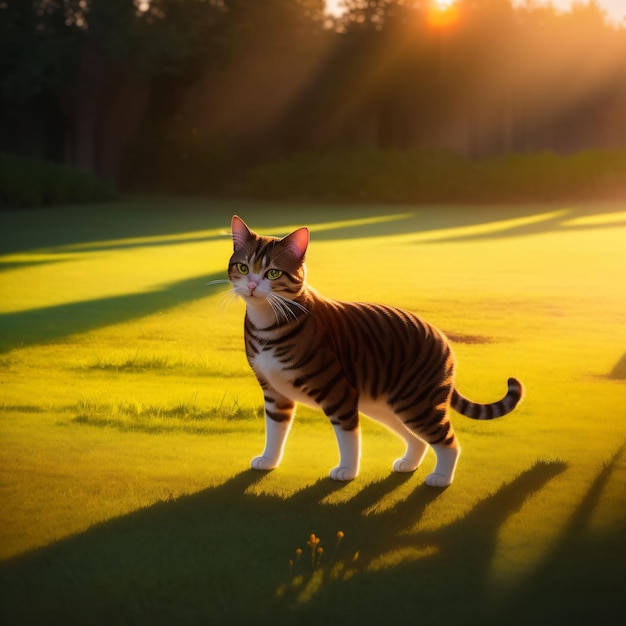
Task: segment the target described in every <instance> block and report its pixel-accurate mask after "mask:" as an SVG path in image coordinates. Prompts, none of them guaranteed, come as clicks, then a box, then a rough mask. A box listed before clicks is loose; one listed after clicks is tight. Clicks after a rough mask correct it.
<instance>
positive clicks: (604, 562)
mask: <svg viewBox="0 0 626 626" xmlns="http://www.w3.org/2000/svg"><path fill="white" fill-rule="evenodd" d="M625 449H626V444H622V446H621V447H620V448H619V450H617V452H616V453H615V454H614V455H613V458H612V459H611V460H610V461H609V462H608V463H607V464H606V465H605V466H604V467H603V468H602V470H601V471H600V472H599V474H598V475H597V476H596V478H595V480H594V481H593V483H592V484H591V487H590V488H589V490H588V491H587V493H586V494H585V497H584V498H583V499H582V501H581V502H580V504H579V505H578V507H577V508H576V510H575V511H574V512H573V514H572V515H571V517H570V519H569V521H568V523H567V525H566V527H565V528H564V529H563V531H562V532H561V534H560V538H559V540H558V541H557V542H556V544H555V545H554V546H553V548H552V550H551V552H550V553H549V554H548V555H547V557H546V558H545V559H544V560H543V561H542V563H541V564H540V566H539V567H538V569H537V570H536V571H535V572H533V575H532V576H531V577H529V578H528V580H527V582H526V584H525V585H524V586H523V587H522V588H521V589H519V590H518V591H517V593H515V595H513V596H512V597H511V598H510V600H509V602H508V603H507V604H506V605H505V606H504V607H502V609H501V613H502V614H503V615H515V616H517V619H518V620H519V621H520V622H522V623H527V624H535V623H538V622H539V620H538V617H539V613H538V611H537V610H536V607H537V606H540V607H541V614H540V616H541V623H546V624H581V626H582V625H585V626H587V625H588V624H597V623H603V624H616V623H619V622H620V621H621V620H622V619H623V616H624V614H625V612H626V599H625V598H624V594H623V585H624V580H626V564H625V563H626V511H622V517H621V519H620V520H619V525H618V526H617V527H616V528H614V529H613V530H612V531H610V532H594V531H593V530H592V529H591V528H590V526H589V522H590V519H591V517H592V515H593V513H594V512H595V510H596V508H597V506H598V502H599V500H600V496H601V494H602V491H603V489H604V488H605V486H606V484H607V482H608V480H609V478H610V476H611V474H612V473H613V471H614V470H615V468H616V466H617V464H618V463H619V462H620V459H621V458H622V457H623V455H624V451H625ZM622 487H623V485H622ZM572 554H576V562H577V567H572V566H571V563H572Z"/></svg>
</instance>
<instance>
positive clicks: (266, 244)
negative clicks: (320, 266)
mask: <svg viewBox="0 0 626 626" xmlns="http://www.w3.org/2000/svg"><path fill="white" fill-rule="evenodd" d="M232 235H233V246H234V251H233V255H232V256H231V257H230V262H229V264H228V280H230V282H231V283H232V285H233V290H234V292H235V293H236V294H237V295H239V296H241V297H242V298H243V299H244V300H245V301H246V304H253V305H254V304H255V303H258V302H259V300H258V299H259V298H260V299H261V302H262V301H263V300H265V301H267V302H269V304H270V305H271V304H272V301H273V302H274V303H275V302H276V301H277V300H280V299H286V300H293V299H294V298H296V297H297V296H298V295H299V294H300V293H301V292H302V290H303V289H304V282H305V279H306V268H305V265H304V257H305V254H306V249H307V246H308V244H309V230H308V228H299V229H298V230H295V231H294V232H292V233H291V234H289V235H287V236H286V237H283V238H282V239H280V238H278V237H265V236H262V235H258V234H257V233H255V232H253V231H252V230H250V229H249V228H248V226H246V223H245V222H244V221H243V220H242V219H241V218H240V217H237V216H236V215H234V216H233V219H232Z"/></svg>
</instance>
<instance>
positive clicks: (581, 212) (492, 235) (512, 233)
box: [427, 205, 626, 244]
mask: <svg viewBox="0 0 626 626" xmlns="http://www.w3.org/2000/svg"><path fill="white" fill-rule="evenodd" d="M555 208H556V207H555ZM557 211H558V209H557ZM623 212H624V207H623V206H617V205H611V206H610V207H607V206H604V207H602V208H601V209H600V210H597V209H592V208H590V207H586V208H570V209H566V210H562V211H558V212H556V213H547V214H546V216H545V218H544V219H538V220H533V221H531V222H529V223H526V224H513V225H508V226H506V225H505V226H504V227H503V228H502V229H500V230H496V231H490V232H484V233H475V234H467V235H453V236H445V235H444V236H442V237H438V238H436V239H429V240H428V242H427V243H429V244H438V243H457V242H467V241H481V240H485V241H486V240H490V239H502V238H510V237H526V236H529V235H537V234H544V233H552V232H557V231H558V232H576V231H583V230H584V231H586V230H597V229H603V228H604V229H605V228H618V227H620V226H621V227H624V226H626V220H616V221H612V222H610V223H609V224H603V223H596V224H594V223H588V224H585V223H579V224H576V223H573V224H572V223H570V222H572V221H574V220H577V219H583V218H587V217H591V216H597V215H610V214H612V213H623ZM542 213H546V209H545V207H544V209H543V210H542V211H538V212H536V213H529V214H528V215H521V216H520V217H532V216H533V215H534V214H536V215H538V216H541V214H542ZM502 219H511V216H509V215H507V216H503V217H502Z"/></svg>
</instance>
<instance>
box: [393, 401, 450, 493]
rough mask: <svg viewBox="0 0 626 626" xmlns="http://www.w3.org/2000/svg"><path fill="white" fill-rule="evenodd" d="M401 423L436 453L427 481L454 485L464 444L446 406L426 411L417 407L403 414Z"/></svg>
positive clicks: (435, 483)
mask: <svg viewBox="0 0 626 626" xmlns="http://www.w3.org/2000/svg"><path fill="white" fill-rule="evenodd" d="M413 411H415V414H413ZM402 422H403V424H404V425H405V426H406V427H407V428H409V429H410V430H411V431H413V432H414V433H415V434H416V435H417V436H418V437H419V438H420V439H422V440H423V441H425V442H427V443H428V444H430V446H431V447H432V448H433V450H434V451H435V454H436V455H437V464H436V465H435V469H434V471H433V472H432V473H431V474H428V476H426V480H425V482H426V484H427V485H429V486H431V487H447V486H448V485H451V484H452V481H453V480H454V473H455V471H456V465H457V462H458V460H459V455H460V454H461V446H460V445H459V440H458V439H457V437H456V434H455V432H454V429H453V428H452V424H451V423H450V419H449V417H448V409H447V406H446V405H445V404H439V405H436V406H434V407H430V408H426V409H425V410H422V408H421V407H418V408H417V410H412V411H410V412H409V411H407V412H406V413H405V414H404V415H402Z"/></svg>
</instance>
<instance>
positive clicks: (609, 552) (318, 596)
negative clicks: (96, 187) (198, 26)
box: [0, 198, 626, 626]
mask: <svg viewBox="0 0 626 626" xmlns="http://www.w3.org/2000/svg"><path fill="white" fill-rule="evenodd" d="M234 212H236V213H238V214H239V215H241V216H242V217H243V218H244V219H245V220H246V221H247V222H248V224H249V225H250V226H251V227H252V228H254V229H255V230H258V231H260V232H263V233H267V234H284V233H286V232H288V231H289V230H290V229H292V228H295V227H297V226H300V225H305V224H306V225H309V226H310V228H311V231H312V243H311V247H310V249H309V253H308V270H309V280H310V282H311V284H313V285H314V286H315V287H316V288H317V289H318V290H319V291H321V292H322V293H323V294H325V295H327V296H329V297H334V298H339V299H356V300H371V301H379V302H386V303H392V304H395V305H398V306H402V307H404V308H407V309H410V310H412V311H415V312H417V313H419V314H421V315H423V316H424V317H426V318H427V319H428V320H430V321H431V322H433V323H435V324H436V325H438V326H439V327H440V328H442V329H443V330H444V331H446V332H447V333H448V334H449V336H450V337H451V338H452V339H453V343H454V347H455V351H456V353H457V357H458V362H459V375H458V386H459V389H460V391H461V392H462V393H464V394H466V395H468V396H469V397H470V398H472V399H475V400H477V401H483V402H488V401H492V400H495V399H498V398H499V397H500V396H501V395H502V394H503V393H504V391H505V383H506V378H507V377H508V376H510V375H514V376H517V377H519V378H520V379H521V380H522V381H523V382H524V383H525V385H526V393H527V396H526V399H525V401H524V403H523V404H522V405H521V407H520V408H519V409H518V410H517V411H516V412H515V413H513V414H511V415H510V416H507V417H505V418H503V419H501V420H497V421H494V422H488V423H482V422H474V421H472V420H468V419H466V418H464V417H462V416H458V415H454V416H453V419H454V423H455V428H456V430H457V432H458V434H459V437H460V440H461V443H462V445H463V454H462V456H461V460H460V463H459V468H458V470H457V477H456V480H455V483H454V484H453V485H452V486H451V487H450V488H448V489H446V490H443V491H439V490H434V489H431V488H429V487H426V486H424V485H423V484H422V483H423V480H424V477H425V475H426V474H427V473H428V472H429V471H431V469H432V467H433V464H434V456H433V455H432V453H429V455H428V456H427V458H426V460H425V462H424V465H423V467H421V468H420V469H419V470H418V471H417V472H416V473H415V474H414V475H412V476H408V477H407V476H406V475H394V474H392V473H391V472H390V467H391V463H392V461H393V459H394V458H396V457H397V456H398V455H399V454H400V453H401V452H402V445H401V442H400V441H399V440H397V439H396V438H395V437H394V436H393V435H392V434H390V433H388V432H387V431H385V430H384V429H383V428H382V427H380V426H379V425H377V424H374V423H371V422H366V423H365V424H364V442H363V448H364V455H363V462H362V471H361V475H360V476H359V477H358V478H357V480H355V481H354V482H352V483H349V484H337V483H334V482H332V481H331V480H330V479H328V478H327V475H328V471H329V469H330V468H331V467H332V466H333V465H334V463H335V461H336V456H337V449H336V443H335V441H334V435H333V432H332V428H331V426H330V425H329V424H328V423H327V421H326V419H325V418H324V417H323V415H321V414H320V413H318V412H315V411H312V410H309V409H306V408H300V409H299V412H298V417H297V418H296V424H295V425H294V428H293V430H292V433H291V436H290V439H289V441H288V444H287V449H286V453H285V458H284V461H283V464H282V465H281V467H280V468H278V469H277V470H275V471H274V472H271V473H256V472H253V471H252V470H248V463H249V460H250V458H251V457H252V456H254V455H255V454H258V453H259V452H260V451H261V449H262V447H263V438H264V434H263V419H262V394H261V392H260V390H259V388H258V387H257V384H256V381H255V379H254V377H253V375H252V373H251V372H250V371H249V369H248V366H247V363H246V360H245V356H244V353H243V345H242V332H243V329H242V319H243V314H244V309H243V305H242V304H241V303H240V302H233V301H232V300H231V298H229V297H228V296H225V295H224V293H225V291H226V289H225V287H224V286H222V287H219V286H213V287H207V286H206V285H205V283H206V282H207V281H210V280H213V279H218V278H224V277H225V274H226V272H225V268H226V262H227V260H228V258H229V255H230V250H231V241H230V236H229V230H228V229H229V225H230V217H231V215H232V213H234ZM0 232H1V234H0V240H1V248H0V252H1V253H2V256H0V472H1V473H0V502H1V505H0V559H1V561H0V620H1V621H2V622H3V623H5V624H16V625H17V624H19V625H21V624H31V623H40V624H52V623H54V624H57V623H58V624H63V623H65V624H81V625H82V624H99V623H102V624H113V623H115V624H173V623H176V624H180V625H184V624H222V623H227V621H226V620H228V623H230V624H244V623H245V624H248V623H250V622H255V623H259V624H266V623H268V624H269V623H272V624H289V623H293V624H318V623H321V622H322V620H326V621H327V622H328V623H330V624H334V623H337V624H339V623H341V624H353V623H354V624H356V623H359V622H363V623H370V622H371V623H391V622H392V621H398V620H402V621H406V622H407V623H419V624H422V625H430V624H437V625H438V626H439V625H440V624H442V623H444V624H447V623H456V624H485V623H493V624H501V623H507V624H529V625H530V624H532V625H536V624H549V623H564V624H565V623H568V624H589V623H592V622H593V623H600V622H601V621H609V619H610V618H611V617H612V616H615V615H618V614H619V613H620V612H623V611H624V610H626V604H625V602H624V599H623V593H622V591H621V589H622V586H623V581H624V576H625V574H626V568H625V566H624V561H625V558H626V458H625V454H624V442H625V441H626V408H625V407H626V372H625V371H624V366H623V365H622V366H621V367H616V366H617V364H618V363H619V361H620V359H621V358H622V357H623V355H624V354H625V353H626V206H624V205H623V204H617V203H615V204H602V203H595V204H583V203H581V204H563V205H559V204H553V205H528V206H520V205H511V206H508V205H507V206H489V207H467V206H465V207H461V206H450V207H445V206H436V207H425V206H401V207H399V206H393V207H388V206H328V205H324V206H313V205H269V204H268V205H263V204H258V203H246V202H240V203H235V202H222V203H219V202H207V201H201V200H196V199H175V198H170V199H167V198H160V199H149V198H143V199H141V198H139V199H133V200H128V201H124V202H120V203H117V204H111V205H103V206H88V207H73V208H63V209H52V210H33V211H28V212H15V213H13V212H6V211H5V212H3V213H0ZM611 374H612V375H611ZM338 531H342V532H343V533H344V535H345V536H344V537H343V538H342V539H341V540H338V538H337V532H338ZM311 534H315V535H316V536H317V537H319V538H320V541H321V543H320V544H319V547H322V548H323V553H322V554H317V553H315V554H313V553H312V550H311V547H310V546H309V545H307V541H309V538H310V535H311ZM298 548H299V549H301V550H302V554H297V553H296V550H297V549H298ZM290 561H291V564H290Z"/></svg>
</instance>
